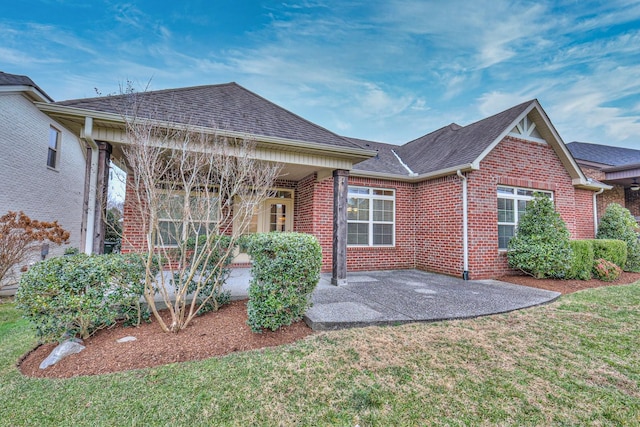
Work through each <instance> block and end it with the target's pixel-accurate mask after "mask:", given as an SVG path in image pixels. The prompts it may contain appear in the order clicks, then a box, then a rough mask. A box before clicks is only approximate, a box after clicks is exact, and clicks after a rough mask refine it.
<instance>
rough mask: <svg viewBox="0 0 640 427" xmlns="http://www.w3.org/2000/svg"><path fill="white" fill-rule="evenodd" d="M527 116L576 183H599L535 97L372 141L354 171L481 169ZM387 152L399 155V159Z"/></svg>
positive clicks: (429, 174)
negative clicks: (373, 153)
mask: <svg viewBox="0 0 640 427" xmlns="http://www.w3.org/2000/svg"><path fill="white" fill-rule="evenodd" d="M525 117H529V118H530V120H532V121H534V122H535V123H537V127H536V129H537V130H538V131H539V133H540V134H541V136H542V137H543V138H544V140H545V141H546V142H547V143H548V144H549V145H550V146H551V147H552V148H553V150H554V151H555V153H556V154H557V156H558V158H559V159H560V161H561V162H562V164H563V165H564V167H565V169H566V170H567V172H568V173H569V175H570V176H571V178H572V180H573V184H574V185H576V186H578V187H581V188H586V189H591V190H593V189H600V188H602V187H603V184H600V183H597V182H595V181H592V180H589V179H587V178H586V177H585V175H584V174H583V173H582V170H581V169H580V167H579V166H578V165H577V163H576V162H575V160H574V158H573V157H572V156H571V153H570V152H569V150H568V149H567V148H566V146H565V144H564V142H562V139H561V138H560V136H559V135H558V133H557V132H556V130H555V128H554V127H553V124H551V121H550V120H549V118H548V117H547V114H546V113H545V111H544V110H543V109H542V107H541V106H540V103H539V102H538V100H536V99H533V100H531V101H527V102H523V103H521V104H518V105H516V106H514V107H511V108H509V109H507V110H504V111H502V112H500V113H497V114H494V115H493V116H490V117H487V118H485V119H482V120H479V121H477V122H474V123H471V124H469V125H467V126H460V125H458V124H456V123H452V124H450V125H448V126H445V127H443V128H440V129H438V130H436V131H434V132H431V133H429V134H427V135H424V136H422V137H420V138H417V139H414V140H413V141H410V142H408V143H406V144H404V145H402V146H393V145H391V144H383V143H373V144H376V145H375V148H376V149H377V150H378V156H377V158H376V159H369V160H366V161H364V162H362V163H360V164H358V165H356V166H355V167H354V172H355V174H356V175H363V176H366V175H371V176H383V175H384V176H387V177H388V178H392V177H396V178H398V179H403V180H410V181H420V180H424V179H429V178H435V177H439V176H445V175H451V174H455V173H456V171H458V170H460V171H469V170H476V169H479V168H480V162H481V161H482V160H483V159H484V158H485V157H486V156H487V155H488V154H489V153H490V152H491V151H492V150H493V149H494V148H495V147H496V146H497V145H498V144H499V143H500V141H502V139H503V138H504V137H505V136H507V135H508V134H509V133H510V132H511V130H512V129H513V128H514V127H515V126H516V125H517V124H518V123H519V122H520V121H521V120H522V119H524V118H525ZM369 143H370V144H371V142H369ZM391 156H393V157H396V156H397V159H396V160H397V162H396V161H394V159H393V157H391ZM398 165H400V166H401V167H399V166H398ZM605 187H607V186H605Z"/></svg>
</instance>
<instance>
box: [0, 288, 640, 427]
mask: <svg viewBox="0 0 640 427" xmlns="http://www.w3.org/2000/svg"><path fill="white" fill-rule="evenodd" d="M639 307H640V282H637V283H636V284H633V285H626V286H612V287H606V288H599V289H593V290H587V291H582V292H578V293H575V294H571V295H566V296H563V297H561V298H560V299H559V300H558V301H556V302H555V303H553V304H550V305H547V306H542V307H536V308H532V309H528V310H523V311H518V312H513V313H508V314H505V315H498V316H491V317H484V318H480V319H475V320H464V321H450V322H439V323H431V324H413V325H404V326H397V327H369V328H363V329H352V330H344V331H337V332H328V333H321V334H317V335H315V336H313V337H311V338H310V339H307V340H304V341H300V342H298V343H296V344H292V345H287V346H283V347H278V348H272V349H265V350H260V351H251V352H246V353H236V354H232V355H229V356H225V357H222V358H214V359H209V360H205V361H200V362H189V363H183V364H174V365H168V366H163V367H157V368H150V369H144V370H137V371H129V372H124V373H118V374H109V375H103V376H97V377H79V378H73V379H65V380H51V379H33V378H26V377H23V376H22V375H21V374H20V373H19V372H18V370H17V369H16V367H15V362H16V360H17V359H18V358H19V357H20V355H21V354H23V353H25V352H26V351H27V350H29V349H30V348H31V347H32V346H33V345H34V337H33V334H32V333H31V331H30V329H29V326H28V325H27V323H26V322H25V321H24V320H22V319H20V316H19V313H18V312H17V311H16V310H15V308H14V307H13V305H12V304H6V303H5V304H0V425H7V426H20V425H39V426H42V425H91V426H98V425H162V426H164V425H190V426H191V425H279V424H283V425H293V424H295V425H327V424H330V425H347V426H348V425H351V426H353V425H356V424H359V425H360V426H366V425H496V424H499V425H594V424H595V425H637V424H639V423H640V352H639V351H638V350H639V348H640V310H639Z"/></svg>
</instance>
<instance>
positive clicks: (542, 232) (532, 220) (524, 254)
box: [507, 193, 571, 279]
mask: <svg viewBox="0 0 640 427" xmlns="http://www.w3.org/2000/svg"><path fill="white" fill-rule="evenodd" d="M507 260H508V262H509V267H511V268H515V269H518V270H521V271H523V272H525V273H527V274H529V275H532V276H534V277H536V278H538V279H542V278H545V277H558V278H563V277H565V276H566V274H567V272H568V270H569V266H570V262H571V247H570V246H569V231H568V230H567V226H566V225H565V223H564V221H563V220H562V218H561V217H560V214H559V213H558V212H556V211H555V209H554V208H553V202H552V201H551V200H550V199H549V198H548V197H546V196H545V195H543V194H540V193H536V194H535V197H534V199H533V200H531V202H529V204H528V205H527V210H526V211H525V213H524V214H523V215H522V216H521V217H520V221H519V222H518V228H517V231H516V235H515V236H514V237H513V238H511V240H510V241H509V247H508V252H507Z"/></svg>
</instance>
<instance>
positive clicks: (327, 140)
mask: <svg viewBox="0 0 640 427" xmlns="http://www.w3.org/2000/svg"><path fill="white" fill-rule="evenodd" d="M55 104H56V105H63V106H68V107H76V108H82V109H86V110H92V111H100V112H107V113H114V114H126V115H131V116H135V117H140V118H147V119H154V120H162V121H168V122H173V123H179V124H185V125H190V126H202V127H210V128H213V129H220V130H226V131H234V132H242V133H247V134H252V135H260V136H267V137H276V138H284V139H288V140H297V141H305V142H313V143H320V144H326V145H332V146H338V147H349V148H362V147H360V146H358V145H357V144H355V143H353V142H352V141H349V140H347V139H345V138H343V137H341V136H339V135H337V134H335V133H333V132H331V131H329V130H327V129H325V128H323V127H321V126H318V125H316V124H315V123H312V122H310V121H308V120H305V119H303V118H302V117H300V116H297V115H296V114H294V113H292V112H290V111H288V110H285V109H284V108H282V107H280V106H278V105H276V104H274V103H272V102H270V101H268V100H266V99H264V98H262V97H261V96H259V95H257V94H255V93H253V92H251V91H249V90H247V89H245V88H243V87H242V86H240V85H238V84H237V83H226V84H219V85H208V86H195V87H186V88H178V89H167V90H158V91H148V92H137V93H134V94H132V95H111V96H102V97H97V98H84V99H73V100H68V101H61V102H57V103H55Z"/></svg>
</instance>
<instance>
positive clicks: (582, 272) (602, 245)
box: [567, 239, 627, 280]
mask: <svg viewBox="0 0 640 427" xmlns="http://www.w3.org/2000/svg"><path fill="white" fill-rule="evenodd" d="M570 244H571V249H572V252H573V255H572V257H571V262H570V268H569V272H568V274H567V278H568V279H580V280H589V279H591V277H592V274H593V275H595V276H596V277H597V278H599V279H601V280H607V279H609V280H615V279H617V278H618V277H619V276H620V272H622V269H621V267H620V266H624V265H625V262H626V260H627V245H626V243H625V242H623V241H621V240H614V239H585V240H572V241H571V242H570ZM603 261H604V262H603ZM609 264H613V265H614V266H617V267H618V270H620V271H619V272H618V274H617V275H616V274H615V271H614V272H613V273H612V272H610V271H611V270H616V269H615V268H613V267H611V265H609ZM598 265H600V266H601V268H600V269H598V268H597V266H598ZM605 271H606V273H605ZM612 275H615V278H613V279H610V278H611V277H612Z"/></svg>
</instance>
